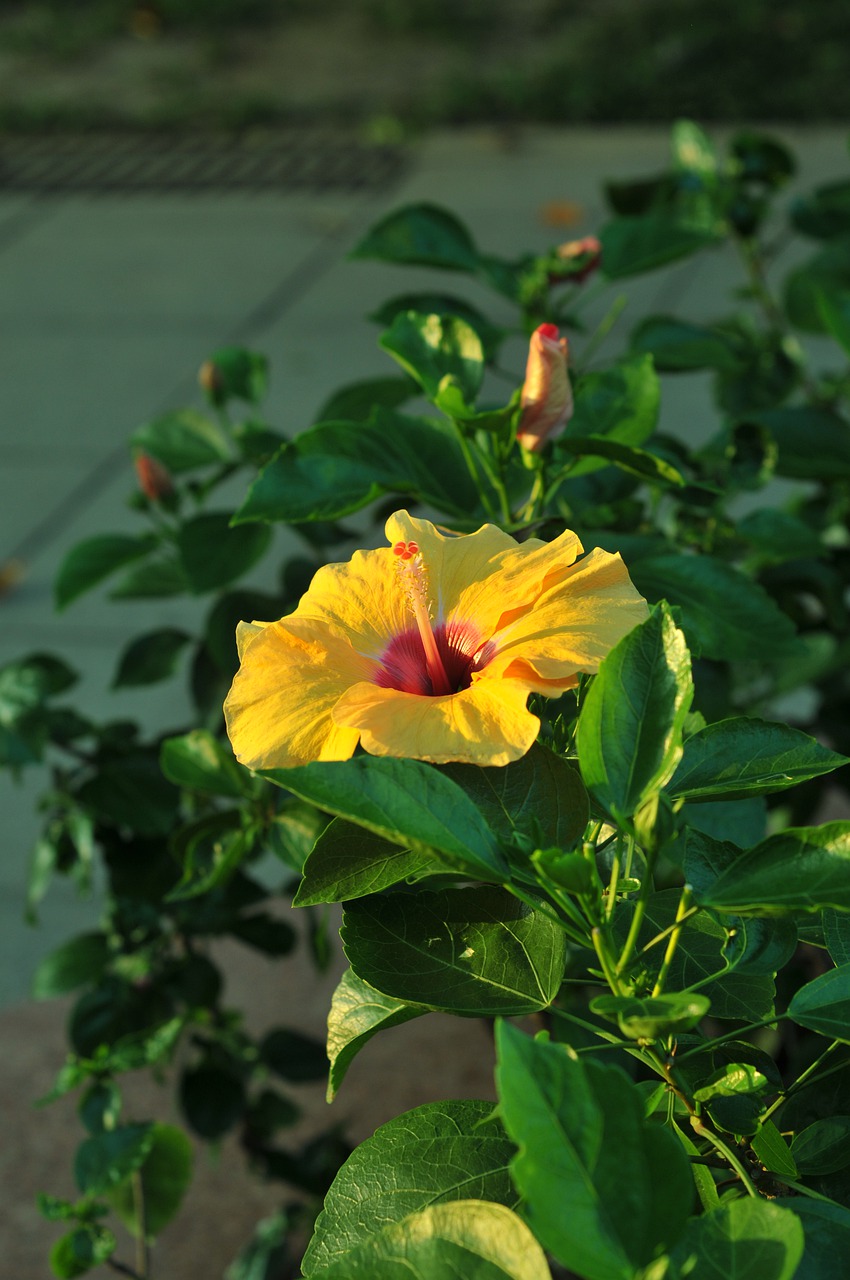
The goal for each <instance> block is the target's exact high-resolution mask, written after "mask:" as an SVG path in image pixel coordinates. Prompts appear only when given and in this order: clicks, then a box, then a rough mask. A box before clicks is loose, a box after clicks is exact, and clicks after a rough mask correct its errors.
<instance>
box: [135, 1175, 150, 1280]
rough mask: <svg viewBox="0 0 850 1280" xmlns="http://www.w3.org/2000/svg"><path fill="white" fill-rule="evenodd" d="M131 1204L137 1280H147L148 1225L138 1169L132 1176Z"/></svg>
mask: <svg viewBox="0 0 850 1280" xmlns="http://www.w3.org/2000/svg"><path fill="white" fill-rule="evenodd" d="M131 1185H132V1188H133V1203H134V1207H135V1210H136V1273H137V1275H138V1276H139V1280H148V1276H149V1275H150V1271H149V1269H148V1268H149V1264H150V1254H149V1252H148V1241H147V1234H148V1224H147V1215H146V1213H145V1189H144V1185H143V1183H142V1175H141V1171H140V1170H139V1169H137V1170H136V1172H135V1173H134V1174H133V1175H132V1179H131Z"/></svg>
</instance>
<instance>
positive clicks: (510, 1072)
mask: <svg viewBox="0 0 850 1280" xmlns="http://www.w3.org/2000/svg"><path fill="white" fill-rule="evenodd" d="M496 1043H497V1048H498V1058H499V1065H498V1067H497V1072H496V1077H497V1084H498V1088H499V1098H500V1106H499V1110H500V1113H501V1115H502V1118H503V1120H504V1124H505V1128H506V1129H507V1131H508V1134H509V1135H510V1137H511V1138H512V1139H513V1140H514V1142H516V1144H517V1146H518V1147H519V1155H518V1156H517V1157H516V1159H515V1161H514V1163H513V1166H512V1169H513V1176H514V1181H515V1183H516V1185H517V1189H518V1190H519V1191H520V1192H521V1194H522V1196H523V1198H524V1200H525V1211H526V1216H527V1219H528V1221H529V1224H530V1225H531V1227H532V1229H533V1230H534V1233H535V1235H536V1236H537V1238H538V1239H539V1240H540V1242H541V1244H542V1245H543V1246H544V1248H546V1249H547V1250H549V1251H550V1252H551V1253H553V1254H554V1255H555V1257H556V1258H557V1259H558V1261H559V1262H561V1263H563V1265H564V1266H565V1267H567V1268H569V1269H570V1270H572V1271H576V1272H578V1274H579V1275H581V1276H582V1277H585V1280H633V1277H634V1275H635V1272H636V1270H637V1269H638V1268H639V1267H642V1266H645V1265H646V1264H647V1263H649V1262H650V1261H651V1260H652V1258H653V1257H654V1256H655V1254H656V1253H657V1252H658V1250H659V1249H661V1248H669V1246H670V1245H672V1244H673V1242H674V1241H675V1240H676V1238H677V1237H678V1235H679V1234H680V1233H681V1231H682V1229H683V1228H684V1225H685V1220H686V1218H687V1215H688V1213H689V1212H690V1210H691V1207H692V1205H693V1200H694V1183H693V1179H692V1178H691V1174H690V1168H689V1165H688V1159H687V1156H686V1155H685V1153H684V1151H683V1149H682V1147H681V1145H680V1144H679V1142H678V1141H677V1140H676V1138H675V1137H674V1136H673V1134H671V1133H670V1132H669V1130H667V1129H665V1128H663V1127H662V1126H660V1125H657V1124H655V1123H653V1122H652V1121H647V1120H646V1119H645V1117H644V1102H643V1095H642V1094H641V1092H640V1090H639V1089H637V1088H636V1087H635V1085H633V1084H632V1083H631V1081H630V1080H629V1079H628V1077H627V1076H626V1075H625V1074H624V1072H623V1071H621V1070H620V1068H618V1067H607V1066H604V1065H602V1064H601V1063H599V1062H592V1061H589V1060H588V1059H586V1058H585V1059H582V1060H579V1059H578V1058H577V1057H576V1056H575V1055H572V1054H571V1053H570V1051H569V1050H568V1049H567V1048H566V1047H565V1046H563V1045H555V1044H547V1043H545V1042H544V1041H541V1040H530V1039H529V1038H528V1037H527V1036H525V1035H523V1034H522V1033H521V1032H520V1031H518V1030H517V1029H516V1028H514V1027H512V1026H510V1025H509V1024H501V1023H500V1024H499V1025H498V1027H497V1036H496ZM565 1205H566V1206H569V1212H565V1211H564V1206H565Z"/></svg>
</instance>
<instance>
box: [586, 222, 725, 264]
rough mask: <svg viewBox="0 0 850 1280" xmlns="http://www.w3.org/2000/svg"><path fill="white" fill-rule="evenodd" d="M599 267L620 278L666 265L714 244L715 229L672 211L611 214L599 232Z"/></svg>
mask: <svg viewBox="0 0 850 1280" xmlns="http://www.w3.org/2000/svg"><path fill="white" fill-rule="evenodd" d="M599 238H600V240H601V241H602V270H603V271H604V272H605V274H606V276H608V278H609V279H610V280H622V279H624V278H625V277H627V276H635V275H639V274H640V273H641V272H642V271H652V270H654V269H655V268H656V267H663V266H666V265H667V263H670V262H675V261H677V260H678V259H679V258H685V257H688V256H689V255H690V254H692V253H697V252H698V251H699V250H700V249H704V248H705V247H706V246H707V245H710V244H714V243H715V242H716V241H717V239H718V236H717V233H716V232H715V231H713V230H711V229H710V228H707V227H705V226H703V225H700V224H698V223H695V224H693V225H692V224H690V223H687V222H683V221H682V220H681V219H680V218H677V217H676V216H674V215H673V214H672V213H662V212H657V213H646V214H641V215H638V216H634V217H629V216H626V217H621V218H614V219H613V220H612V221H611V222H609V223H607V224H606V225H605V226H604V227H603V228H602V230H601V232H600V233H599Z"/></svg>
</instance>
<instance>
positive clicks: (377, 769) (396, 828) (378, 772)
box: [263, 756, 507, 879]
mask: <svg viewBox="0 0 850 1280" xmlns="http://www.w3.org/2000/svg"><path fill="white" fill-rule="evenodd" d="M263 776H264V777H267V778H269V779H270V780H271V781H272V782H276V783H277V784H278V786H281V787H286V788H287V789H288V790H290V791H293V792H294V793H295V795H297V796H301V798H302V799H303V800H311V801H312V802H313V804H316V805H318V806H319V808H320V809H325V810H326V811H327V812H328V813H334V814H336V815H337V816H338V817H341V818H348V819H349V820H350V821H352V822H356V823H358V824H359V825H360V826H362V827H366V829H367V830H368V831H373V832H374V833H375V834H376V835H378V836H381V837H382V838H383V839H385V840H390V841H392V843H394V844H400V845H403V846H404V847H405V848H410V849H414V850H419V851H421V850H424V849H429V848H430V849H436V850H437V851H438V852H439V853H444V854H447V855H448V856H449V857H450V858H453V859H455V860H456V861H457V863H458V865H459V866H461V867H463V868H465V869H467V870H468V871H469V872H470V873H471V874H475V875H479V876H482V877H483V878H485V879H501V878H502V876H503V875H504V874H506V873H507V866H506V863H505V861H504V858H503V855H502V853H501V851H500V849H499V842H498V840H497V838H496V836H495V835H494V834H493V832H492V831H491V830H490V828H489V826H488V825H487V823H486V821H485V820H484V817H483V816H482V815H481V813H479V811H478V809H477V808H476V807H475V805H474V804H473V802H472V801H471V800H470V799H469V797H468V796H467V795H466V794H465V792H463V791H462V790H461V789H460V787H459V786H457V784H456V783H454V782H453V781H452V780H451V779H450V778H447V777H445V776H444V775H443V774H442V773H440V772H439V771H438V770H437V769H435V768H433V766H431V765H428V764H424V763H422V762H421V761H419V760H395V759H391V758H388V757H383V756H356V757H355V758H354V759H353V760H346V761H342V762H340V763H335V762H328V763H324V762H322V763H315V764H306V765H302V766H300V767H299V768H297V769H270V770H267V771H265V772H264V775H263Z"/></svg>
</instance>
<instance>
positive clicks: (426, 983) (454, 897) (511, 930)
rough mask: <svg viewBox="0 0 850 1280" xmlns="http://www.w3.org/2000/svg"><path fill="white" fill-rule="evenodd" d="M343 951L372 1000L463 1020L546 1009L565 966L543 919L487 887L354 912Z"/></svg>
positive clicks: (384, 900) (372, 903)
mask: <svg viewBox="0 0 850 1280" xmlns="http://www.w3.org/2000/svg"><path fill="white" fill-rule="evenodd" d="M342 942H343V948H344V950H345V954H346V956H347V957H348V960H349V962H350V964H351V967H352V969H353V970H354V971H355V973H356V974H357V975H358V976H359V977H361V978H363V979H364V981H366V982H368V983H369V985H370V986H373V987H375V988H376V989H377V990H378V991H382V992H384V993H385V994H386V995H390V996H394V997H395V998H396V999H397V1000H403V1001H405V1003H409V1004H418V1005H424V1006H425V1007H426V1008H429V1009H441V1010H446V1011H447V1012H451V1013H457V1014H461V1015H465V1016H468V1017H477V1016H487V1015H494V1014H497V1013H503V1014H516V1015H519V1014H523V1013H531V1012H533V1011H535V1010H537V1009H545V1008H547V1007H548V1006H549V1005H550V1004H551V1003H552V1001H553V1000H554V998H555V996H556V995H557V993H558V988H559V987H560V985H561V979H562V978H563V974H564V964H565V960H566V944H565V939H564V934H563V932H562V930H561V929H560V927H559V926H558V924H557V923H555V922H554V921H553V920H552V918H551V917H550V916H549V915H547V914H544V913H543V912H542V911H532V910H531V909H530V908H529V907H527V906H525V905H524V904H523V903H520V902H518V901H517V899H516V898H514V897H512V896H511V895H510V894H509V893H506V892H505V891H504V890H502V889H497V888H494V887H491V886H484V887H472V888H462V889H446V890H443V891H439V892H425V891H423V890H420V891H417V893H416V894H415V895H414V894H407V893H387V894H382V895H379V896H377V897H375V898H366V899H362V900H360V901H358V902H353V903H351V904H350V905H349V906H348V907H347V908H346V909H345V912H344V915H343V925H342Z"/></svg>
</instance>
